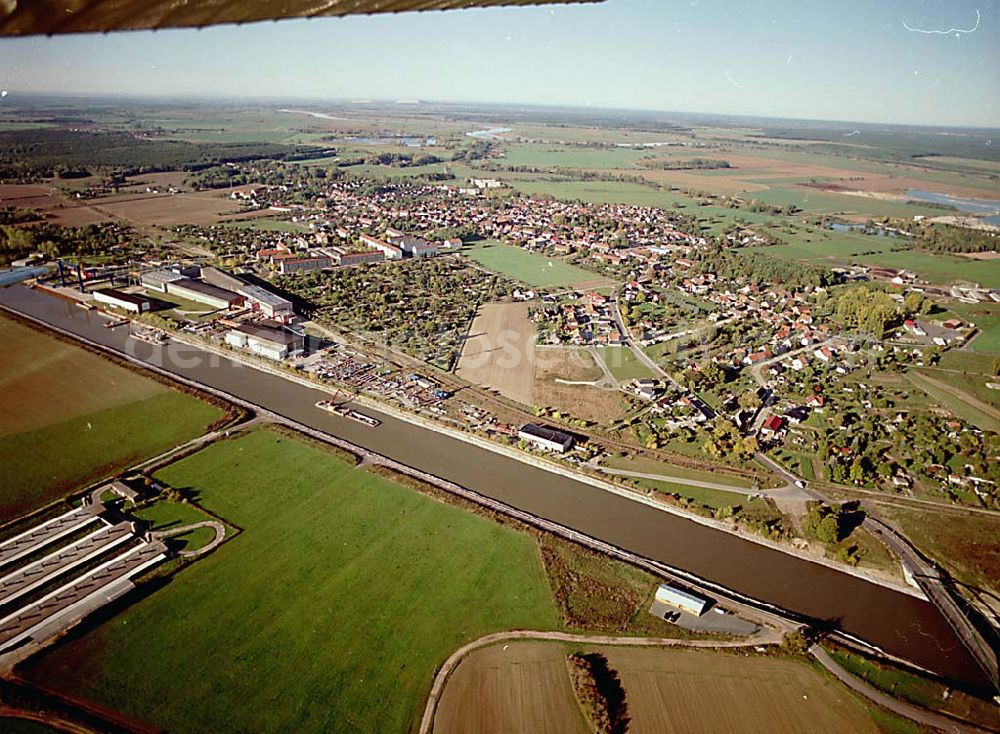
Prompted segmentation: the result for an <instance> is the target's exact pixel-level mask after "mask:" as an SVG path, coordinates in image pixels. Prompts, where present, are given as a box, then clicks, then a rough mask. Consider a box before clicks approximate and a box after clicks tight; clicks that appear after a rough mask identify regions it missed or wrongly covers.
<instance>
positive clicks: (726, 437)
mask: <svg viewBox="0 0 1000 734" xmlns="http://www.w3.org/2000/svg"><path fill="white" fill-rule="evenodd" d="M702 450H703V451H704V452H705V453H706V454H708V455H709V456H713V457H716V458H719V457H735V458H736V459H738V460H740V461H749V460H750V459H752V458H753V455H754V454H756V453H757V451H759V450H760V445H759V444H758V443H757V437H756V436H753V435H750V436H740V433H739V431H738V430H736V427H735V426H734V425H733V424H732V423H730V422H729V421H727V420H718V421H716V422H715V427H714V428H712V430H711V431H705V441H704V443H703V444H702Z"/></svg>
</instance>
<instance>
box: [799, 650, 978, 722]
mask: <svg viewBox="0 0 1000 734" xmlns="http://www.w3.org/2000/svg"><path fill="white" fill-rule="evenodd" d="M809 653H810V654H811V655H812V656H813V657H814V658H816V660H817V661H818V662H819V664H820V665H822V666H823V667H824V668H826V669H827V670H828V671H830V672H831V673H832V674H833V675H834V676H835V677H836V678H837V679H838V680H840V682H841V683H843V684H844V685H846V686H847V687H848V688H850V689H851V690H852V691H854V692H856V693H860V694H861V695H862V696H864V697H865V698H867V699H868V700H869V701H872V702H874V703H876V704H878V705H879V706H881V707H882V708H884V709H887V710H889V711H892V712H893V713H894V714H898V715H899V716H902V717H904V718H907V719H909V720H910V721H916V722H917V723H918V724H923V725H924V726H929V727H931V728H933V729H940V730H941V731H945V732H954V733H955V734H989V732H988V731H987V730H986V729H980V728H979V727H978V726H973V725H972V724H966V723H964V722H961V721H957V720H955V719H952V718H951V717H949V716H945V715H943V714H937V713H934V712H933V711H929V710H927V709H925V708H921V707H920V706H914V705H913V704H910V703H906V702H905V701H901V700H899V699H898V698H893V697H892V696H889V695H887V694H885V693H882V692H881V691H879V690H877V689H875V688H873V687H872V686H870V685H868V684H867V683H866V682H865V681H863V680H861V679H860V678H857V677H855V676H853V675H851V674H850V673H848V672H847V671H846V670H844V669H843V668H842V667H840V665H838V664H837V661H836V660H834V659H833V658H831V657H830V655H829V653H827V651H826V650H824V649H823V648H822V647H820V646H819V645H813V646H811V647H810V648H809Z"/></svg>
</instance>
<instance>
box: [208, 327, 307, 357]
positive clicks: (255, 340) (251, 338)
mask: <svg viewBox="0 0 1000 734" xmlns="http://www.w3.org/2000/svg"><path fill="white" fill-rule="evenodd" d="M304 342H305V340H304V339H303V338H302V337H301V336H299V335H298V334H293V333H292V332H290V331H287V330H286V329H282V328H281V327H280V326H278V325H274V326H270V325H267V324H240V325H239V326H237V327H236V328H235V329H233V330H232V331H230V332H228V333H227V334H226V344H228V345H229V346H231V347H237V348H239V349H246V350H248V351H250V352H253V353H254V354H259V355H261V356H262V357H267V358H268V359H273V360H275V361H280V360H282V359H284V358H285V357H287V356H288V355H289V354H291V353H292V352H297V351H300V350H301V349H302V348H303V346H304Z"/></svg>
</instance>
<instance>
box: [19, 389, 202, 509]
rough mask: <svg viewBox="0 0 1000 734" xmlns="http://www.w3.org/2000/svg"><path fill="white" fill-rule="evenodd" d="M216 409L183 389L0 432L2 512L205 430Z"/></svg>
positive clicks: (40, 502)
mask: <svg viewBox="0 0 1000 734" xmlns="http://www.w3.org/2000/svg"><path fill="white" fill-rule="evenodd" d="M221 415H222V411H221V410H219V409H218V408H216V407H215V406H213V405H210V404H209V403H205V402H202V401H200V400H198V399H196V398H193V397H190V396H188V395H185V394H183V393H179V392H173V391H165V392H163V393H161V394H159V395H155V396H153V397H151V398H147V399H145V400H141V401H138V402H134V403H126V404H125V405H118V406H115V407H113V408H108V409H106V410H101V411H97V412H94V413H87V414H86V415H82V416H77V417H74V418H70V419H68V420H64V421H59V422H57V423H53V424H52V425H48V426H45V427H42V428H37V429H34V430H30V431H22V432H19V433H13V434H9V435H6V436H2V437H0V466H3V472H2V474H3V476H2V478H0V518H3V519H9V518H11V517H13V516H15V515H18V514H20V513H22V512H24V511H26V510H29V509H32V508H34V507H37V506H40V505H43V504H45V503H46V502H51V501H52V500H54V499H56V498H58V497H59V496H61V495H63V494H66V493H68V492H71V491H73V490H74V489H80V488H82V487H84V486H86V485H87V484H89V483H91V482H94V481H96V480H98V479H100V478H102V477H105V476H108V475H110V474H114V473H115V472H117V471H120V470H122V469H124V468H126V467H129V466H132V465H133V464H136V463H138V462H140V461H142V460H143V459H145V458H148V457H150V456H156V455H157V454H159V453H162V452H164V451H166V450H167V449H170V448H172V447H173V446H176V445H178V444H181V443H184V442H185V441H188V440H190V439H192V438H194V437H195V436H197V435H199V434H200V433H203V432H204V431H205V430H206V429H207V428H208V426H210V425H211V424H212V423H214V422H215V421H217V420H218V419H219V418H220V417H221Z"/></svg>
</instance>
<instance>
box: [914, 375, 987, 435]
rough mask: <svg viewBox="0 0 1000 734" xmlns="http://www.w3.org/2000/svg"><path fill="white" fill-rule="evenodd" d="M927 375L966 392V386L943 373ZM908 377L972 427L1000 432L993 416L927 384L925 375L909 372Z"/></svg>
mask: <svg viewBox="0 0 1000 734" xmlns="http://www.w3.org/2000/svg"><path fill="white" fill-rule="evenodd" d="M927 375H928V376H929V377H931V378H932V379H935V380H938V381H939V382H944V383H946V384H948V383H951V387H957V388H958V389H959V390H965V386H964V385H962V384H961V383H956V381H955V380H951V379H948V377H947V375H942V374H941V373H936V372H933V371H930V370H928V371H927ZM906 376H907V378H908V379H909V380H910V382H912V383H913V384H914V385H915V386H916V387H918V388H920V389H921V390H923V391H924V392H925V393H927V394H928V395H930V396H931V397H932V398H934V400H935V401H936V402H938V403H940V404H941V405H943V406H944V407H946V408H948V409H949V410H950V411H951V412H952V413H954V414H955V415H957V416H958V417H959V418H961V419H963V420H965V421H968V422H969V423H971V424H972V425H974V426H977V427H979V428H981V429H982V430H984V431H1000V420H997V419H996V418H994V417H993V416H992V415H989V414H988V413H987V412H986V411H985V410H981V409H980V408H979V407H978V406H976V405H973V404H971V403H969V402H967V401H966V400H962V399H960V398H958V397H956V396H955V395H952V394H951V393H950V392H948V391H947V390H944V389H942V388H940V387H938V386H937V385H933V384H931V383H929V382H927V380H925V379H923V377H924V375H923V374H922V373H921V372H918V371H911V372H908V373H907V375H906Z"/></svg>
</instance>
